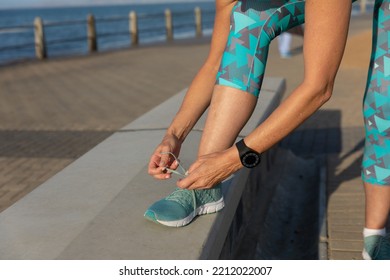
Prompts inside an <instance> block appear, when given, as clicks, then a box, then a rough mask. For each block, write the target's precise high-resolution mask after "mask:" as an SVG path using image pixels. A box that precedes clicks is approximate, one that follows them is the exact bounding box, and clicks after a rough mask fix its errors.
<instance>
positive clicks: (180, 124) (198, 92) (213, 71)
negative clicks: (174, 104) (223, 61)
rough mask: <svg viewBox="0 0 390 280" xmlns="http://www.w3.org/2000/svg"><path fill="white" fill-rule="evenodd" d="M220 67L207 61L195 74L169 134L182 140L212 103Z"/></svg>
mask: <svg viewBox="0 0 390 280" xmlns="http://www.w3.org/2000/svg"><path fill="white" fill-rule="evenodd" d="M217 72H218V68H217V67H216V66H215V65H213V64H210V63H208V62H206V63H205V64H204V65H203V66H202V68H201V69H200V70H199V72H198V74H197V75H196V76H195V78H194V80H193V81H192V83H191V85H190V87H189V88H188V91H187V94H186V96H185V98H184V100H183V103H182V105H181V107H180V109H179V111H178V113H177V114H176V116H175V118H174V119H173V121H172V123H171V125H170V126H169V128H168V129H167V134H171V135H174V136H175V137H177V138H178V139H179V140H180V141H181V142H183V141H184V140H185V138H186V137H187V135H188V134H189V133H190V131H191V129H192V128H193V127H194V125H195V124H196V122H197V121H198V120H199V118H200V117H201V116H202V114H203V113H204V111H205V110H206V109H207V107H208V106H209V104H210V101H211V96H212V93H213V89H214V85H215V77H216V75H217Z"/></svg>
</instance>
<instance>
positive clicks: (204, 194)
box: [144, 185, 225, 227]
mask: <svg viewBox="0 0 390 280" xmlns="http://www.w3.org/2000/svg"><path fill="white" fill-rule="evenodd" d="M224 206H225V204H224V201H223V197H222V191H221V187H220V185H218V186H217V187H215V188H212V189H208V190H183V189H180V188H176V189H175V190H174V191H173V192H172V193H171V194H170V195H168V196H167V197H165V198H163V199H161V200H159V201H156V202H155V203H153V204H152V205H151V206H150V207H149V208H148V210H146V212H145V214H144V216H145V218H146V219H148V220H151V221H153V222H155V223H158V224H162V225H165V226H168V227H182V226H185V225H188V224H189V223H190V222H191V221H192V220H193V219H194V218H195V217H196V216H197V215H203V214H211V213H215V212H218V211H220V210H222V208H223V207H224Z"/></svg>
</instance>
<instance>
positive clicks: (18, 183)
mask: <svg viewBox="0 0 390 280" xmlns="http://www.w3.org/2000/svg"><path fill="white" fill-rule="evenodd" d="M208 48H209V46H208V42H205V41H197V42H196V43H191V44H189V43H180V44H174V45H166V46H155V47H144V48H138V49H132V50H123V51H118V52H111V53H104V54H97V55H91V56H87V57H75V58H63V59H52V60H47V61H44V62H27V63H20V64H15V65H10V66H6V67H1V68H0V100H1V102H0V120H1V122H0V212H1V211H3V210H4V209H6V208H7V207H9V206H10V205H12V204H13V203H14V202H15V201H17V200H18V199H20V198H21V197H23V196H24V195H25V194H27V193H29V192H30V191H32V190H33V189H34V188H35V187H37V186H38V185H40V184H41V183H43V182H45V181H46V180H47V179H48V178H50V177H51V176H53V175H54V174H56V173H57V172H58V171H60V170H62V169H63V168H64V167H65V166H67V165H68V164H69V163H71V162H72V161H74V160H75V159H77V158H78V157H80V156H81V155H83V154H84V153H85V152H87V151H88V150H90V149H91V148H92V147H94V146H95V145H97V144H98V143H100V142H101V141H102V140H104V139H105V138H106V137H108V136H109V135H111V134H112V133H113V132H114V131H116V130H117V129H119V128H121V127H123V126H124V125H126V124H128V123H129V122H131V121H132V120H134V119H135V118H137V117H138V116H140V115H142V114H143V113H145V112H147V111H148V110H150V109H152V108H153V107H155V106H156V105H158V104H160V103H161V102H162V101H164V100H166V99H167V98H169V97H170V96H172V95H174V94H176V93H177V92H179V91H180V90H182V89H183V88H185V87H187V86H188V85H189V83H190V82H191V80H192V78H193V77H194V76H195V74H196V72H197V70H198V69H199V67H200V66H201V64H202V62H203V61H204V59H205V57H206V55H207V53H208ZM162 85H163V86H162Z"/></svg>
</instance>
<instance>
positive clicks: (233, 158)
mask: <svg viewBox="0 0 390 280" xmlns="http://www.w3.org/2000/svg"><path fill="white" fill-rule="evenodd" d="M227 157H228V159H227V160H228V162H229V165H230V166H231V167H232V169H233V170H234V172H236V171H237V170H239V169H241V168H242V167H244V166H243V165H242V163H241V160H240V154H239V152H238V150H237V148H236V146H233V147H231V148H229V149H228V150H227Z"/></svg>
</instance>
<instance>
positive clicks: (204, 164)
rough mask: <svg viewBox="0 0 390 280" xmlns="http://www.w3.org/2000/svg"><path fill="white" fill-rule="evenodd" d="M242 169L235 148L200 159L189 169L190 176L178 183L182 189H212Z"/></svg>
mask: <svg viewBox="0 0 390 280" xmlns="http://www.w3.org/2000/svg"><path fill="white" fill-rule="evenodd" d="M241 167H242V164H241V161H240V158H239V155H238V151H237V149H236V148H235V147H232V148H229V149H228V150H225V151H222V152H217V153H212V154H208V155H205V156H201V157H199V158H198V159H197V160H196V161H195V163H193V164H192V165H191V167H190V168H189V169H188V176H187V177H186V178H184V179H181V180H179V181H178V182H177V186H178V187H179V188H182V189H189V190H193V189H210V188H212V187H214V186H215V185H216V184H218V183H220V182H222V181H223V180H224V179H226V178H227V177H229V176H230V175H231V174H233V173H234V172H236V171H237V170H239V169H240V168H241Z"/></svg>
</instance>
